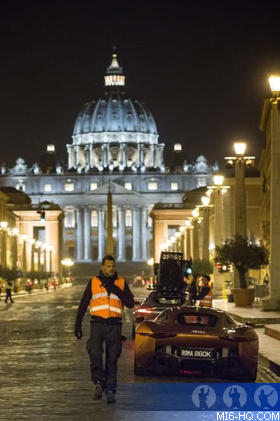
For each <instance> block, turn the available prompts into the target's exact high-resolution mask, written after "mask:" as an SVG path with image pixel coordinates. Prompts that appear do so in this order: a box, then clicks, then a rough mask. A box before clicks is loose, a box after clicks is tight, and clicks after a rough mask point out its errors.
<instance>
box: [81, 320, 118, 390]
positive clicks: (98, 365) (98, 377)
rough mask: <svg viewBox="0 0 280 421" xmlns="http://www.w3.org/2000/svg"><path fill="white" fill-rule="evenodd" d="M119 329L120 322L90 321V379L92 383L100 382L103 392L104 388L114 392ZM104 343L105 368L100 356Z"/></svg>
mask: <svg viewBox="0 0 280 421" xmlns="http://www.w3.org/2000/svg"><path fill="white" fill-rule="evenodd" d="M121 330H122V326H121V325H120V324H116V325H105V324H101V323H95V322H92V323H91V327H90V338H89V340H88V341H87V351H88V353H89V358H90V372H91V379H92V381H93V382H94V383H96V382H101V384H102V386H103V389H104V390H105V392H106V390H112V391H113V392H114V393H115V392H116V387H117V369H118V368H117V361H118V358H119V356H120V355H121V352H122V341H121ZM104 344H105V368H104V365H103V358H102V355H103V352H104Z"/></svg>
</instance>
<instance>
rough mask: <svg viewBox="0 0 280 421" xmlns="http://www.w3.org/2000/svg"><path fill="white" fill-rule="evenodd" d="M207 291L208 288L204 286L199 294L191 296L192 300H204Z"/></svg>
mask: <svg viewBox="0 0 280 421" xmlns="http://www.w3.org/2000/svg"><path fill="white" fill-rule="evenodd" d="M209 291H210V288H209V287H207V286H205V287H203V288H202V290H201V291H200V293H199V294H197V295H193V298H194V299H195V300H202V298H204V297H205V296H206V295H207V294H208V292H209Z"/></svg>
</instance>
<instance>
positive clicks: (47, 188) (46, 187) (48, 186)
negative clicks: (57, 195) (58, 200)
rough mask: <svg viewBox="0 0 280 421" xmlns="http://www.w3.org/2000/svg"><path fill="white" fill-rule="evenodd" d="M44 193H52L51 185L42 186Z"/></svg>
mask: <svg viewBox="0 0 280 421" xmlns="http://www.w3.org/2000/svg"><path fill="white" fill-rule="evenodd" d="M44 191H46V192H49V191H52V185H51V184H45V185H44Z"/></svg>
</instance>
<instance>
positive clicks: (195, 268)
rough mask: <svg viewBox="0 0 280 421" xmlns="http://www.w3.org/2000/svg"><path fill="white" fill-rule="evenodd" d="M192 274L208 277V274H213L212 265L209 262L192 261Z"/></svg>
mask: <svg viewBox="0 0 280 421" xmlns="http://www.w3.org/2000/svg"><path fill="white" fill-rule="evenodd" d="M192 273H193V275H194V276H199V275H210V273H213V265H212V264H211V263H210V262H209V260H200V259H199V260H194V262H193V264H192Z"/></svg>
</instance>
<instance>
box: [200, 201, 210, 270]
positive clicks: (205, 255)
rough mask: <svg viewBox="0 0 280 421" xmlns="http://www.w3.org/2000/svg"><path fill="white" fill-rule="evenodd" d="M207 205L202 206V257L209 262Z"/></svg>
mask: <svg viewBox="0 0 280 421" xmlns="http://www.w3.org/2000/svg"><path fill="white" fill-rule="evenodd" d="M209 210H210V208H209V207H204V208H203V240H202V259H203V260H206V261H208V262H209Z"/></svg>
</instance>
